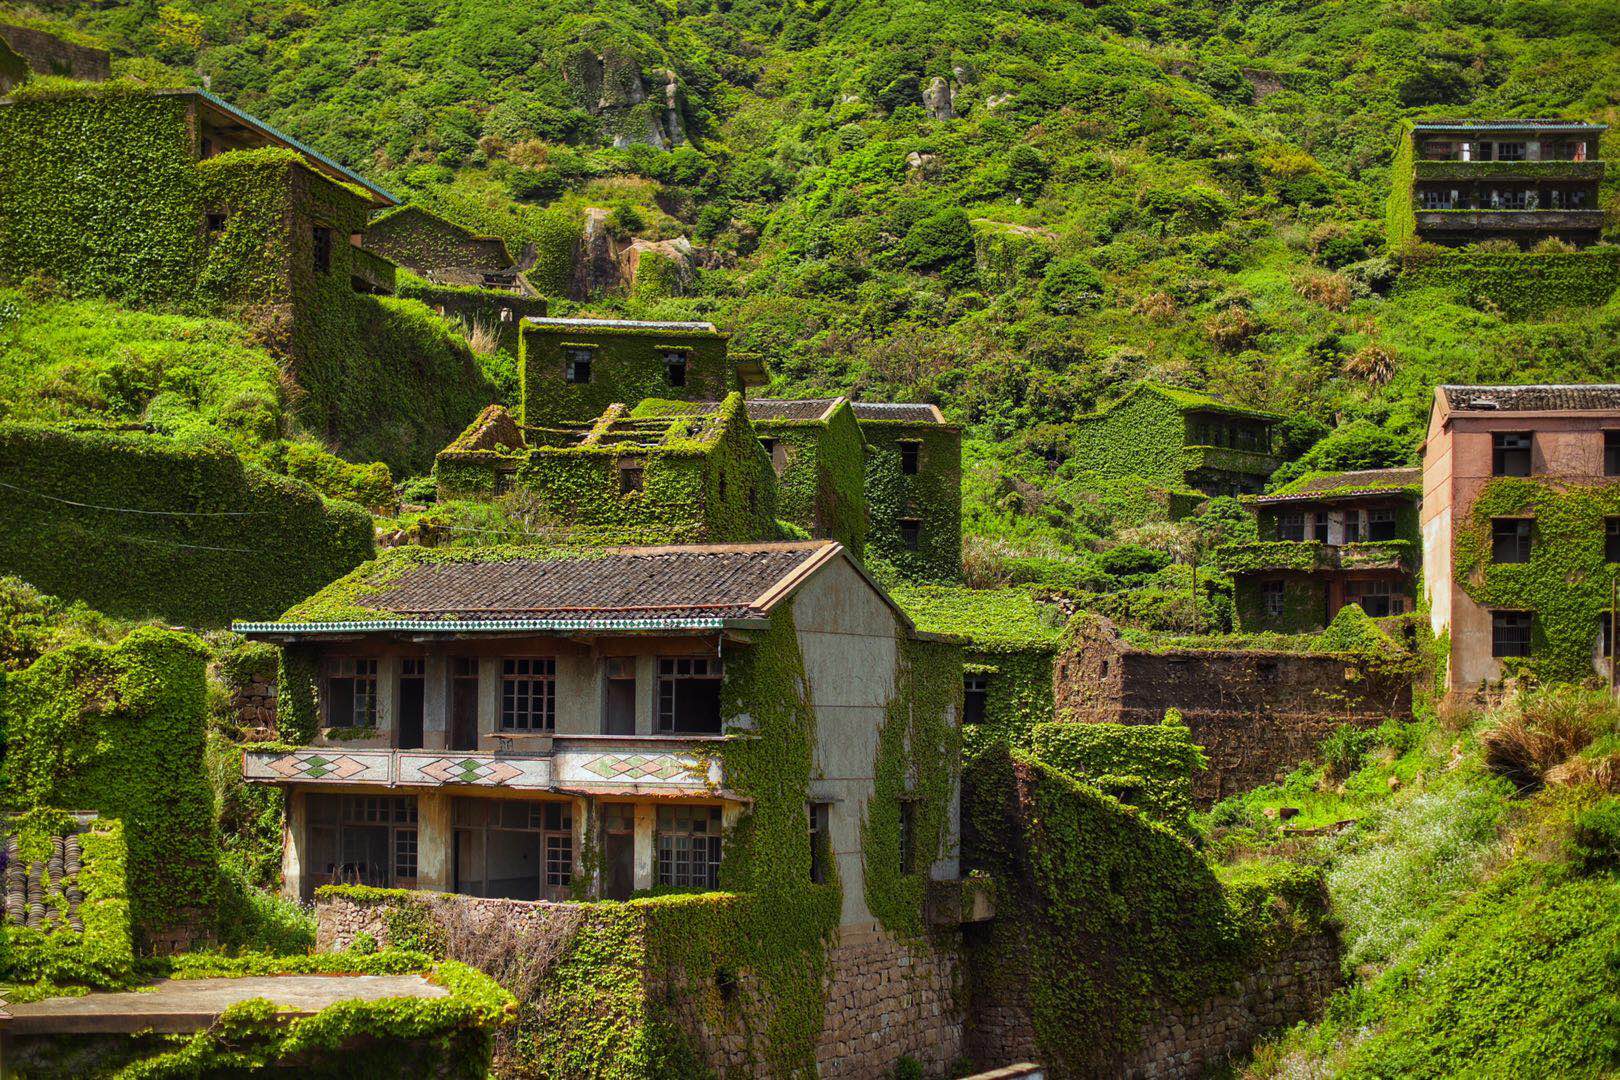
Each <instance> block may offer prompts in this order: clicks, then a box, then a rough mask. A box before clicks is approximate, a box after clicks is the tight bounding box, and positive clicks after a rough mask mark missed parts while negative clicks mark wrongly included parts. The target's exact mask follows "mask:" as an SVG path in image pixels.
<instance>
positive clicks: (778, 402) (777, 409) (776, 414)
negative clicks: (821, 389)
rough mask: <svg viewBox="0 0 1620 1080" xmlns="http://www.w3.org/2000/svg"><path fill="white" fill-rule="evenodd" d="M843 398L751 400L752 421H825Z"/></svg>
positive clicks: (749, 415)
mask: <svg viewBox="0 0 1620 1080" xmlns="http://www.w3.org/2000/svg"><path fill="white" fill-rule="evenodd" d="M841 400H842V399H841V398H800V399H797V400H791V401H790V400H786V399H776V398H749V399H748V419H750V420H824V419H826V417H827V414H828V413H829V412H831V411H832V408H833V406H834V405H837V404H838V402H839V401H841Z"/></svg>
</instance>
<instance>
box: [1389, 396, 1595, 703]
mask: <svg viewBox="0 0 1620 1080" xmlns="http://www.w3.org/2000/svg"><path fill="white" fill-rule="evenodd" d="M1423 491H1424V495H1423V507H1422V518H1421V524H1422V533H1423V565H1424V593H1425V596H1426V599H1427V601H1428V606H1429V613H1430V618H1431V621H1432V625H1433V627H1434V631H1435V633H1436V634H1437V635H1439V636H1440V637H1441V640H1442V641H1446V642H1448V643H1449V663H1448V666H1447V671H1446V685H1447V687H1448V688H1449V689H1451V690H1453V691H1458V692H1463V693H1473V692H1475V691H1478V690H1480V689H1481V688H1483V687H1485V686H1487V685H1489V684H1491V683H1494V682H1496V681H1497V680H1499V679H1501V678H1503V677H1505V676H1508V675H1511V674H1514V673H1515V672H1518V671H1521V670H1523V671H1528V672H1531V673H1533V674H1535V675H1536V676H1537V677H1539V678H1541V679H1543V680H1580V679H1584V678H1588V677H1590V676H1592V675H1593V674H1594V673H1596V674H1599V675H1602V676H1607V675H1608V672H1609V657H1610V656H1611V654H1612V651H1613V641H1614V635H1613V633H1612V630H1613V627H1612V626H1611V624H1610V619H1609V614H1610V607H1611V603H1612V595H1613V588H1614V582H1615V580H1616V577H1617V576H1620V386H1617V385H1589V386H1440V387H1436V388H1435V396H1434V405H1433V407H1432V408H1431V410H1430V413H1429V428H1428V435H1427V439H1426V441H1425V443H1424V447H1423Z"/></svg>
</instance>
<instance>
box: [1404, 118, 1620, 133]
mask: <svg viewBox="0 0 1620 1080" xmlns="http://www.w3.org/2000/svg"><path fill="white" fill-rule="evenodd" d="M1412 130H1413V131H1607V130H1608V125H1607V124H1589V123H1586V122H1584V121H1581V120H1425V121H1424V122H1422V123H1420V124H1413V125H1412Z"/></svg>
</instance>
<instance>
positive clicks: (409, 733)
mask: <svg viewBox="0 0 1620 1080" xmlns="http://www.w3.org/2000/svg"><path fill="white" fill-rule="evenodd" d="M399 665H400V666H399V748H400V749H401V750H420V749H422V712H423V708H424V705H425V703H426V700H427V679H426V672H425V670H424V661H423V660H422V659H421V658H420V657H409V656H408V657H405V658H404V659H402V660H401V661H400V662H399Z"/></svg>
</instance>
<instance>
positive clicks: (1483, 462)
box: [1419, 386, 1620, 692]
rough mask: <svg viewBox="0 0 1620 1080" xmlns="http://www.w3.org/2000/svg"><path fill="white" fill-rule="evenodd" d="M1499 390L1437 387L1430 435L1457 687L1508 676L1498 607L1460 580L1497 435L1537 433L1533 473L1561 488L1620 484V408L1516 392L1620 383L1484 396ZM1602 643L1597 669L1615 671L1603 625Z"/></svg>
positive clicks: (1435, 522) (1432, 582) (1435, 533)
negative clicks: (1521, 401) (1533, 402)
mask: <svg viewBox="0 0 1620 1080" xmlns="http://www.w3.org/2000/svg"><path fill="white" fill-rule="evenodd" d="M1491 389H1492V388H1488V387H1446V386H1441V387H1437V388H1436V389H1435V399H1434V406H1433V408H1432V409H1431V411H1430V414H1429V428H1428V433H1427V436H1426V438H1425V440H1424V444H1423V503H1422V507H1421V514H1420V519H1419V520H1420V525H1421V529H1422V535H1423V565H1424V578H1423V588H1424V595H1425V598H1426V599H1427V601H1428V606H1429V618H1430V625H1431V627H1432V628H1433V630H1434V632H1435V633H1436V634H1449V635H1450V641H1451V652H1450V656H1449V661H1448V664H1447V670H1446V687H1447V689H1448V690H1452V691H1463V692H1473V691H1475V690H1477V689H1479V688H1480V687H1483V686H1485V685H1487V684H1490V683H1494V682H1497V681H1499V680H1500V679H1501V678H1502V675H1503V667H1502V664H1501V661H1500V660H1499V659H1498V658H1497V657H1494V656H1493V655H1492V652H1493V648H1492V612H1491V610H1490V609H1488V608H1486V607H1484V606H1482V605H1481V604H1479V603H1477V602H1475V601H1474V599H1473V598H1472V597H1470V596H1469V595H1468V592H1467V591H1466V590H1465V589H1463V588H1461V587H1460V586H1459V585H1458V584H1457V582H1456V580H1455V579H1456V557H1455V550H1456V542H1457V534H1458V532H1459V530H1460V529H1461V528H1463V527H1464V526H1465V525H1466V523H1467V522H1468V520H1469V515H1470V514H1471V512H1472V511H1473V507H1474V502H1475V500H1476V499H1478V497H1479V495H1480V493H1481V492H1482V491H1483V490H1484V489H1485V487H1486V485H1487V484H1489V483H1490V482H1491V481H1492V480H1493V479H1495V478H1496V475H1497V471H1496V464H1497V463H1496V461H1495V451H1494V445H1495V444H1494V440H1493V436H1495V435H1497V434H1501V433H1513V434H1526V435H1528V436H1529V437H1530V447H1529V472H1528V477H1527V479H1528V480H1530V481H1532V482H1535V483H1540V484H1546V485H1549V486H1551V487H1554V488H1565V487H1573V486H1597V485H1612V484H1615V483H1620V474H1617V473H1616V472H1611V471H1609V469H1610V467H1611V466H1612V464H1613V462H1612V460H1610V459H1608V458H1606V452H1605V445H1606V444H1605V438H1606V436H1605V433H1606V432H1620V407H1615V406H1612V405H1611V406H1609V407H1603V406H1602V405H1601V404H1600V403H1589V404H1588V406H1587V407H1582V408H1523V407H1517V406H1516V404H1515V401H1516V399H1518V398H1520V397H1522V395H1520V394H1515V393H1514V391H1515V390H1519V391H1547V392H1548V394H1546V395H1543V396H1549V400H1557V399H1558V397H1559V394H1558V392H1559V391H1561V390H1569V391H1575V392H1584V391H1591V392H1596V393H1599V394H1601V393H1602V392H1604V391H1609V392H1614V393H1616V394H1620V388H1616V387H1546V388H1542V387H1525V388H1514V387H1501V388H1495V389H1497V390H1499V391H1501V394H1500V397H1501V399H1502V400H1501V401H1498V402H1495V403H1494V404H1493V403H1490V399H1487V398H1485V397H1484V395H1485V394H1487V393H1488V392H1489V391H1490V390H1491ZM1586 396H1590V395H1586ZM1616 400H1620V398H1617V399H1616ZM1613 437H1620V436H1613ZM1593 644H1594V656H1593V671H1594V674H1597V675H1606V674H1607V664H1606V663H1605V662H1603V661H1602V658H1601V656H1600V655H1599V652H1598V648H1597V642H1596V640H1595V632H1594V642H1593Z"/></svg>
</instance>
